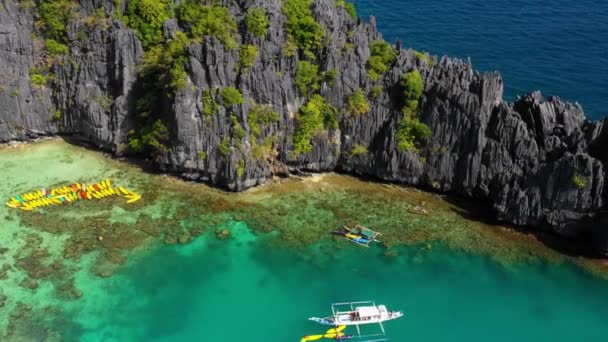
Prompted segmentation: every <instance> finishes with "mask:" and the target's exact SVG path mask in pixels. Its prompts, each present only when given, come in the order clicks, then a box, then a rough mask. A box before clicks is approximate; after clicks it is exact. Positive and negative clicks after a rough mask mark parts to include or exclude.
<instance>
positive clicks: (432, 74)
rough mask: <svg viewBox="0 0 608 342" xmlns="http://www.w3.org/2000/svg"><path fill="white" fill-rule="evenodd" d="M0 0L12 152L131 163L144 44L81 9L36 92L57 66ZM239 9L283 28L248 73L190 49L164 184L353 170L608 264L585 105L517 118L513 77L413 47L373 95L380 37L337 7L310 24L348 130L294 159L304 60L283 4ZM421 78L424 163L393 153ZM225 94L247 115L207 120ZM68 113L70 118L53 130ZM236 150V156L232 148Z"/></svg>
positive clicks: (528, 100) (1, 128) (258, 41)
mask: <svg viewBox="0 0 608 342" xmlns="http://www.w3.org/2000/svg"><path fill="white" fill-rule="evenodd" d="M1 1H2V10H1V11H0V81H1V87H2V88H1V90H2V91H0V141H8V140H15V139H18V140H21V139H28V138H32V137H36V136H39V135H52V134H56V133H58V132H61V133H63V134H73V135H76V136H78V137H80V138H83V139H85V140H87V141H88V142H90V143H92V144H95V145H97V146H99V147H100V148H103V149H105V150H109V151H113V152H115V153H117V154H120V153H122V152H124V150H125V146H126V144H127V139H128V132H129V130H130V129H132V128H133V120H134V119H133V117H134V111H135V105H134V103H135V101H136V98H134V97H135V95H134V91H133V89H134V88H135V87H136V85H137V82H138V77H137V65H138V63H139V62H140V61H141V59H142V56H143V54H144V52H143V49H142V44H141V43H140V41H139V40H138V38H137V36H136V35H135V34H134V32H133V31H132V30H131V29H129V28H128V27H126V26H125V25H124V24H123V23H122V22H121V21H120V20H118V19H116V18H115V17H113V16H112V15H113V13H116V9H115V8H114V6H115V2H114V1H94V0H81V1H80V2H79V4H80V5H79V6H80V8H79V15H80V16H81V17H80V19H78V20H73V21H72V22H71V23H70V25H69V27H68V38H69V41H70V44H69V45H70V52H69V54H68V55H66V56H63V57H60V58H58V59H57V60H56V61H55V63H54V64H53V71H54V74H55V81H54V82H53V83H52V84H48V85H46V86H33V85H32V83H31V82H30V76H29V70H30V69H31V68H33V67H35V66H36V65H38V64H40V63H41V62H43V61H44V60H45V59H46V58H48V56H45V54H44V52H43V49H42V48H41V43H40V41H39V40H37V39H33V37H34V33H35V32H36V31H35V29H34V15H35V14H34V13H35V12H34V10H32V9H23V8H21V9H20V3H19V2H15V1H14V0H1ZM225 3H226V5H227V6H228V7H229V9H230V11H231V14H232V15H233V17H234V18H236V20H237V21H240V20H242V19H243V17H244V15H245V13H246V10H247V9H248V8H249V7H253V6H255V7H260V8H263V9H264V10H265V12H266V13H267V15H268V17H269V19H270V27H269V30H268V34H267V35H266V38H265V39H262V38H256V37H254V36H253V35H251V34H249V33H247V32H245V31H244V30H242V29H241V30H240V31H239V32H240V33H239V34H238V35H237V37H236V40H237V42H238V43H240V44H254V45H256V46H257V47H258V49H259V54H258V57H257V58H256V60H255V62H254V64H253V66H252V67H251V68H250V69H249V70H244V69H242V68H239V67H238V61H239V57H238V51H237V50H227V49H226V48H225V47H224V46H223V45H222V44H220V42H219V41H218V40H217V39H216V38H214V37H207V38H206V39H204V40H203V41H202V43H195V44H192V45H191V46H189V47H188V51H187V55H188V61H187V63H186V71H187V75H188V76H187V80H186V82H187V85H186V86H185V87H184V88H183V89H181V90H179V91H178V92H177V93H176V95H175V96H174V97H173V98H172V101H169V103H167V104H166V108H163V110H164V111H165V112H167V113H169V114H168V117H169V120H168V122H167V124H168V128H169V132H170V137H171V139H170V140H169V142H168V143H167V150H166V151H165V152H164V153H162V154H161V155H160V156H158V158H157V160H156V163H157V164H158V166H159V167H161V168H162V169H164V170H167V171H171V172H175V173H178V174H180V175H182V176H183V177H185V178H188V179H192V180H197V181H204V182H208V183H211V184H214V185H218V186H222V187H225V188H228V189H231V190H242V189H245V188H247V187H251V186H255V185H257V184H261V183H264V182H265V181H266V180H267V179H268V177H271V176H272V175H275V174H286V173H289V172H294V171H298V170H308V171H328V170H341V171H345V172H349V173H353V174H357V175H362V176H368V177H374V178H377V179H380V180H384V181H391V182H399V183H404V184H409V185H415V186H422V187H428V188H432V189H435V190H436V191H442V192H450V193H457V194H460V195H464V196H467V197H472V198H477V199H482V200H486V201H489V202H491V203H492V204H493V208H494V210H495V211H496V213H497V215H498V217H499V218H500V219H502V220H504V221H506V222H510V223H514V224H517V225H526V226H532V227H538V228H546V229H549V230H551V231H553V232H555V233H557V234H559V235H562V236H565V237H568V238H577V239H586V240H585V241H592V242H593V246H595V247H596V250H597V251H599V252H600V253H605V254H607V255H608V226H606V218H605V216H602V215H605V214H602V212H604V213H605V210H606V200H607V196H606V184H605V179H606V169H605V165H606V163H607V162H608V155H607V153H606V149H605V148H602V147H605V146H607V145H606V144H607V143H608V141H607V140H608V124H607V123H606V122H605V121H604V122H589V121H587V120H586V119H585V116H584V114H583V110H582V108H581V107H580V106H579V105H578V104H570V103H564V102H562V101H560V100H559V99H557V98H548V99H545V98H543V96H542V95H541V94H540V93H532V94H529V95H526V96H523V97H521V98H519V99H518V100H516V101H515V103H506V102H504V101H503V100H502V90H503V86H502V79H501V77H500V75H499V74H497V73H486V74H479V73H477V72H475V71H474V70H473V69H472V67H471V64H470V62H468V61H462V60H457V59H450V58H446V57H444V58H442V59H441V60H437V59H435V58H430V59H427V58H428V57H427V58H421V57H420V55H418V54H416V52H415V51H413V50H407V49H401V48H400V44H398V57H397V61H396V62H395V63H394V65H393V66H392V67H391V68H390V70H389V71H388V72H386V73H385V74H384V75H383V76H382V77H381V78H380V79H379V81H378V82H372V81H371V80H370V78H369V77H368V76H367V72H366V63H367V61H368V59H369V57H370V44H371V42H372V41H374V40H377V39H380V38H381V35H380V34H379V33H378V32H377V30H376V27H375V22H374V19H373V18H371V19H370V22H368V23H364V22H362V21H360V20H359V21H357V20H354V19H353V18H351V17H350V16H349V15H348V13H347V12H346V11H345V10H344V9H342V8H340V7H338V6H336V4H335V1H333V0H315V1H314V3H313V5H312V7H311V9H312V12H313V15H314V17H315V19H316V20H317V21H318V22H319V23H320V24H321V25H322V26H323V27H324V29H325V37H326V43H325V48H324V50H323V51H322V53H320V54H319V56H317V63H318V64H319V66H320V70H331V69H335V70H336V71H337V78H336V79H335V80H334V81H329V80H325V81H323V82H322V83H321V87H320V91H319V92H320V94H321V95H322V96H323V97H324V98H325V100H326V101H327V102H328V103H331V104H332V105H334V106H335V107H337V108H338V109H339V111H340V113H341V114H339V118H338V119H339V127H338V129H333V130H327V131H324V132H323V133H321V134H317V135H316V136H315V137H314V139H313V141H312V145H313V149H312V151H310V152H308V153H304V154H299V155H295V154H294V153H293V150H294V145H293V139H292V137H293V135H294V132H295V130H296V127H297V119H296V116H297V112H298V109H299V108H300V107H301V106H302V105H303V104H304V103H305V102H306V99H305V97H304V96H303V95H302V94H301V93H300V92H299V90H298V87H297V86H296V83H295V75H296V70H297V64H298V55H297V54H296V56H294V57H286V56H285V54H284V53H283V48H284V45H285V43H286V41H287V35H286V31H285V28H284V26H285V17H284V15H283V14H282V11H281V1H279V0H274V1H265V0H250V1H244V0H239V1H236V0H235V1H225ZM100 6H103V8H104V10H105V12H106V13H108V15H109V18H108V19H107V21H108V25H107V27H98V26H87V25H86V20H84V19H83V18H85V17H86V16H87V15H91V13H92V12H93V10H94V9H95V8H99V7H100ZM123 7H124V5H123ZM177 30H180V27H179V24H178V22H177V21H176V20H169V21H167V22H166V23H165V24H164V31H165V32H164V33H165V37H167V38H168V39H170V38H172V37H173V35H174V34H175V32H176V31H177ZM83 32H84V33H83ZM414 68H416V69H418V70H419V71H420V73H421V75H422V77H423V79H424V84H425V88H424V93H423V95H422V98H421V99H420V106H419V112H420V117H421V118H422V120H423V121H424V122H425V123H426V124H427V125H428V126H429V127H430V128H431V130H432V132H433V134H432V136H431V137H430V139H429V140H428V142H426V143H425V144H424V145H423V146H420V147H419V153H412V152H401V151H399V150H398V149H397V146H396V139H395V129H396V127H397V125H398V123H399V121H400V120H401V118H402V114H401V112H400V106H401V105H400V102H399V101H400V100H399V97H400V89H399V81H400V78H401V75H402V74H404V73H405V72H408V71H410V70H412V69H414ZM378 85H382V86H383V87H384V89H385V91H384V92H382V93H380V94H379V96H377V97H375V98H371V97H369V98H368V100H369V103H370V110H369V112H368V113H367V114H364V115H361V116H349V115H346V114H344V113H345V106H346V98H347V97H348V96H349V95H350V94H352V93H353V92H354V91H356V90H358V89H363V90H364V91H365V92H366V94H370V92H371V91H372V88H373V87H374V86H378ZM226 86H234V87H236V88H237V89H239V90H240V91H241V92H242V94H243V96H244V98H245V99H246V101H244V103H243V104H242V105H237V106H235V108H233V109H232V110H231V111H228V110H227V109H226V108H224V107H222V106H221V105H220V106H219V108H218V113H217V114H215V115H212V116H208V115H205V114H204V110H205V108H204V104H203V102H202V101H201V95H202V93H203V91H204V90H207V89H214V88H223V87H226ZM251 100H254V101H255V102H257V103H261V104H270V105H272V106H273V108H274V110H276V111H277V112H278V113H279V120H278V122H276V123H270V124H267V125H264V126H263V127H262V129H261V136H260V137H259V138H256V137H254V136H251V135H250V134H249V133H250V132H251V127H250V126H249V123H248V115H249V112H250V110H251V108H252V106H253V102H252V101H251ZM57 110H59V111H60V112H61V113H62V116H61V119H60V120H57V118H55V120H53V119H52V113H54V112H56V111H57ZM231 115H233V116H235V117H236V118H237V120H238V122H239V125H241V126H242V128H243V129H245V131H246V132H247V133H248V134H247V135H246V136H245V137H244V138H243V139H236V138H235V136H234V135H235V134H234V131H235V125H234V122H233V120H232V119H231V118H230V116H231ZM57 121H58V122H57ZM255 139H257V140H259V141H257V142H256V141H252V140H255ZM264 139H272V140H269V141H271V142H272V144H271V150H270V151H266V152H267V153H264V155H263V157H261V158H260V157H259V156H258V157H256V156H255V154H254V153H253V150H254V149H255V145H256V144H259V143H260V141H262V140H264ZM226 141H228V142H229V145H228V146H225V147H228V148H229V153H227V154H226V153H225V152H224V153H222V151H221V148H220V145H222V144H223V143H224V144H225V143H226ZM356 145H360V146H365V147H366V148H367V153H364V154H356V155H355V154H353V153H351V151H353V148H354V147H355V146H356ZM600 216H601V217H600Z"/></svg>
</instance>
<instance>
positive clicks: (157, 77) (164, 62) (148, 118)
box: [129, 31, 190, 156]
mask: <svg viewBox="0 0 608 342" xmlns="http://www.w3.org/2000/svg"><path fill="white" fill-rule="evenodd" d="M189 43H190V42H189V40H188V38H187V37H186V35H185V34H184V33H183V32H179V31H178V32H176V33H175V38H174V39H172V40H171V41H169V42H168V43H166V44H164V45H163V44H157V45H154V46H152V47H151V48H150V49H149V50H148V51H146V53H145V54H144V59H143V61H142V62H141V64H140V65H139V67H138V76H139V79H140V82H139V83H140V84H141V86H142V89H141V90H140V91H141V96H140V97H139V99H138V100H137V102H136V110H137V116H136V120H135V127H134V128H133V129H132V130H131V131H130V132H129V147H130V148H131V150H132V151H133V152H136V153H143V154H146V155H153V156H158V155H159V154H160V153H162V152H163V151H165V150H166V147H165V143H166V141H167V139H168V129H167V127H166V125H165V124H164V118H165V116H166V113H164V112H163V110H162V108H163V100H164V99H166V98H167V97H172V96H174V94H175V91H177V90H179V89H182V88H183V87H184V86H185V85H186V82H187V76H188V75H187V73H186V69H185V63H186V60H187V58H186V47H187V46H188V44H189Z"/></svg>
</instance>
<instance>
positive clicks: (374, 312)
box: [357, 306, 380, 317]
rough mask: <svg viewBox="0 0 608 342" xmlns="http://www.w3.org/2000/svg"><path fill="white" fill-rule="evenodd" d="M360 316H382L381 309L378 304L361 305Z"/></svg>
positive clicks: (358, 309) (358, 311)
mask: <svg viewBox="0 0 608 342" xmlns="http://www.w3.org/2000/svg"><path fill="white" fill-rule="evenodd" d="M357 313H358V314H359V317H372V316H380V310H378V307H376V306H360V307H358V308H357Z"/></svg>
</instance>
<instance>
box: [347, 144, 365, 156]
mask: <svg viewBox="0 0 608 342" xmlns="http://www.w3.org/2000/svg"><path fill="white" fill-rule="evenodd" d="M367 153H368V151H367V148H366V147H365V146H362V145H359V144H355V145H354V146H353V149H352V150H351V151H350V155H351V156H352V157H356V156H364V155H366V154H367Z"/></svg>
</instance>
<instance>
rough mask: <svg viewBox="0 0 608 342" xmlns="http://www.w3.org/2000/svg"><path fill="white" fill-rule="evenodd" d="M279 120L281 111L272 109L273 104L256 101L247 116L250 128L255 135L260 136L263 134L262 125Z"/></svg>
mask: <svg viewBox="0 0 608 342" xmlns="http://www.w3.org/2000/svg"><path fill="white" fill-rule="evenodd" d="M278 121H279V113H277V112H276V111H274V110H273V109H272V105H263V104H258V103H254V104H253V108H251V110H250V111H249V114H248V116H247V123H248V124H249V130H250V131H251V134H253V135H254V136H255V137H259V136H260V135H261V134H262V128H261V126H264V125H267V124H270V123H273V122H278Z"/></svg>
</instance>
